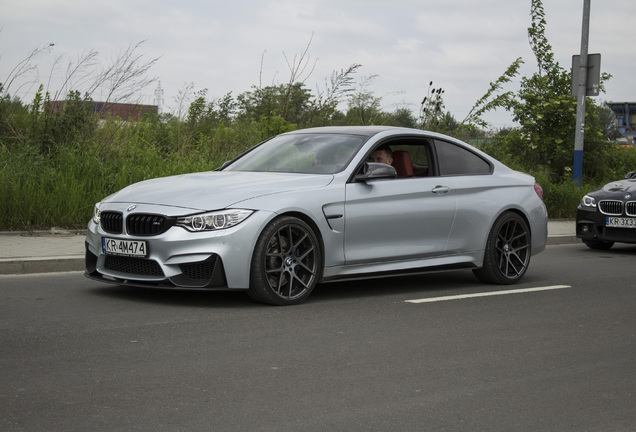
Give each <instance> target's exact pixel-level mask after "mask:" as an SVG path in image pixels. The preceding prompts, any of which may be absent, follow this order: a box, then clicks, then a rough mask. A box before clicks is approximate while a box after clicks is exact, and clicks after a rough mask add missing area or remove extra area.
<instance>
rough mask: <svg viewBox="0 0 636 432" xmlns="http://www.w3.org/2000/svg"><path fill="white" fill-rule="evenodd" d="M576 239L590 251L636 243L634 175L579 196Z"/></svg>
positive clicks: (635, 177)
mask: <svg viewBox="0 0 636 432" xmlns="http://www.w3.org/2000/svg"><path fill="white" fill-rule="evenodd" d="M576 236H577V237H578V238H580V239H581V240H582V241H583V243H585V244H586V245H587V246H588V247H589V248H591V249H609V248H611V247H612V245H614V243H617V242H618V243H636V172H629V173H627V175H626V176H625V179H624V180H618V181H613V182H610V183H608V184H606V185H605V186H603V187H602V188H599V189H596V190H593V191H591V192H588V193H587V194H586V195H585V196H584V197H583V199H582V200H581V203H580V204H579V206H578V207H577V210H576Z"/></svg>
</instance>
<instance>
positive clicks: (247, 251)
mask: <svg viewBox="0 0 636 432" xmlns="http://www.w3.org/2000/svg"><path fill="white" fill-rule="evenodd" d="M268 217H270V215H269V214H268V213H267V212H254V213H253V214H252V215H251V216H250V217H249V218H248V219H246V220H245V221H243V222H242V223H241V224H239V225H237V226H235V227H232V228H228V229H225V230H219V231H210V232H189V231H187V230H185V229H183V228H181V227H177V226H173V227H171V228H169V229H168V230H167V231H165V232H164V233H162V234H159V235H156V236H143V237H142V236H131V235H128V234H125V233H124V234H109V233H107V232H105V231H103V230H102V228H101V227H100V226H98V225H97V224H95V223H94V222H93V221H91V222H90V223H89V225H88V230H87V235H86V259H85V263H86V272H85V275H86V276H87V277H88V278H90V279H94V280H98V281H101V282H107V283H115V284H123V285H133V286H143V287H155V288H187V289H247V288H248V287H249V277H250V267H251V259H252V253H253V250H254V245H255V243H256V240H257V238H258V235H259V233H260V232H261V231H262V228H263V226H264V225H265V224H266V223H267V222H268V220H269V219H268ZM103 237H108V238H117V239H125V240H144V241H146V242H147V247H148V254H147V256H146V257H133V256H121V255H111V254H106V253H104V251H103V248H102V238H103Z"/></svg>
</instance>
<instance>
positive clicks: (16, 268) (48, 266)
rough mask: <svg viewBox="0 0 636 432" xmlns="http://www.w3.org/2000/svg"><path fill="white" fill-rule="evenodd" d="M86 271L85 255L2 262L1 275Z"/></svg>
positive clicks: (0, 261)
mask: <svg viewBox="0 0 636 432" xmlns="http://www.w3.org/2000/svg"><path fill="white" fill-rule="evenodd" d="M73 271H84V255H72V256H68V257H64V258H21V259H3V260H0V275H22V274H33V273H58V272H60V273H61V272H73Z"/></svg>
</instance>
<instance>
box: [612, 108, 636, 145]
mask: <svg viewBox="0 0 636 432" xmlns="http://www.w3.org/2000/svg"><path fill="white" fill-rule="evenodd" d="M605 105H607V107H608V108H609V109H611V110H612V111H614V115H615V116H616V126H617V127H618V131H619V132H620V133H621V135H623V136H624V137H625V139H626V140H627V141H628V142H629V143H630V144H631V145H634V137H635V136H636V132H634V127H635V126H636V102H606V103H605Z"/></svg>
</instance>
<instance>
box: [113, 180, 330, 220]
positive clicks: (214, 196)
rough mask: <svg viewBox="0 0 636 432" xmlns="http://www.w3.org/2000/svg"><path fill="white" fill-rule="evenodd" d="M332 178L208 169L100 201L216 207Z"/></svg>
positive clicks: (136, 187) (147, 183)
mask: <svg viewBox="0 0 636 432" xmlns="http://www.w3.org/2000/svg"><path fill="white" fill-rule="evenodd" d="M332 180H333V176H332V175H324V174H322V175H312V174H293V173H258V172H239V171H210V172H201V173H193V174H183V175H178V176H171V177H161V178H156V179H152V180H146V181H142V182H139V183H135V184H132V185H130V186H128V187H126V188H124V189H122V190H120V191H119V192H116V193H114V194H113V195H111V196H109V197H108V198H106V199H104V200H103V202H109V203H134V204H152V205H165V206H173V207H183V208H189V209H193V210H202V211H203V210H216V209H222V208H227V207H230V206H233V205H235V204H238V203H240V202H241V201H245V200H248V199H250V198H256V197H260V196H263V195H271V194H277V193H282V192H289V191H295V190H303V189H314V188H320V187H324V186H327V185H328V184H329V183H331V181H332Z"/></svg>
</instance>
